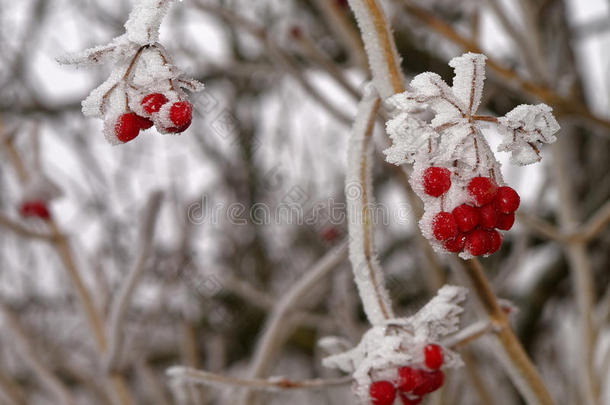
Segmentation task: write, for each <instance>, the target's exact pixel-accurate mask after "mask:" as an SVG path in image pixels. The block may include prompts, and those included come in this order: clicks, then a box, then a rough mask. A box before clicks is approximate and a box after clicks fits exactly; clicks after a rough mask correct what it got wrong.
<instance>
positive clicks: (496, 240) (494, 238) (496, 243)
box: [487, 230, 502, 254]
mask: <svg viewBox="0 0 610 405" xmlns="http://www.w3.org/2000/svg"><path fill="white" fill-rule="evenodd" d="M488 232H489V236H488V238H489V250H488V251H487V253H488V254H492V253H496V252H497V251H498V249H500V246H501V245H502V235H500V232H498V231H496V230H490V231H488Z"/></svg>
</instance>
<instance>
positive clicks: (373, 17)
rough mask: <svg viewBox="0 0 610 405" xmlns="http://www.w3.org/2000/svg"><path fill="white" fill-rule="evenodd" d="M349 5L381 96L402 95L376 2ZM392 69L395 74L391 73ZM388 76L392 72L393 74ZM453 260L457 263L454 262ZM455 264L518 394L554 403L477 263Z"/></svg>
mask: <svg viewBox="0 0 610 405" xmlns="http://www.w3.org/2000/svg"><path fill="white" fill-rule="evenodd" d="M349 4H350V6H351V7H352V9H353V11H354V14H355V15H356V19H357V20H358V22H359V26H360V30H361V31H362V32H361V35H362V38H363V40H364V42H365V45H366V51H367V55H368V58H369V64H370V65H371V70H372V72H373V80H374V82H375V84H376V86H377V87H378V89H379V92H380V95H381V96H382V97H383V98H387V97H390V96H392V95H394V94H395V93H399V92H402V91H403V90H404V79H403V76H402V73H401V72H400V69H399V66H400V64H399V58H398V55H397V54H396V51H395V50H396V46H395V44H394V40H393V38H392V36H391V34H390V33H391V29H390V27H389V24H388V23H387V21H386V20H385V17H384V15H383V11H382V9H381V7H380V5H379V3H378V1H376V0H349ZM383 44H385V45H383ZM384 50H385V51H384ZM384 66H385V68H384ZM394 69H398V70H397V71H395V72H394ZM390 72H394V74H392V73H390ZM378 83H379V84H378ZM386 93H387V94H386ZM361 116H362V114H359V117H360V118H359V119H360V120H361V119H362V118H361ZM350 235H351V232H350ZM454 260H455V261H456V262H457V259H454ZM456 264H457V267H459V268H460V269H463V270H464V273H465V274H466V275H467V277H468V279H469V280H470V281H471V283H472V285H473V292H474V293H475V294H476V296H477V297H478V299H479V300H480V301H481V302H482V303H483V308H484V309H485V312H486V314H487V316H488V317H489V318H490V319H491V320H492V321H493V322H494V323H495V325H497V326H498V331H497V332H496V334H495V337H496V341H497V342H498V343H499V347H500V349H501V350H499V353H498V354H501V355H502V357H503V358H504V359H505V360H506V361H504V362H503V364H505V367H506V369H507V370H508V372H509V375H510V377H511V379H512V380H513V382H514V383H515V385H516V386H517V388H518V389H519V391H520V392H521V394H522V395H523V396H524V397H525V398H526V399H527V401H528V403H529V404H540V405H552V404H553V401H552V399H551V397H550V395H549V393H548V391H547V389H546V387H545V386H544V383H543V382H542V379H541V378H540V376H539V374H538V372H537V371H536V369H535V367H534V365H533V364H532V362H531V360H530V359H529V357H528V356H527V354H526V353H525V351H524V349H523V347H522V346H521V343H520V342H519V340H518V339H517V337H516V336H515V334H514V332H513V331H512V329H511V328H510V325H509V323H508V319H507V316H506V314H505V313H504V311H503V310H502V308H501V307H500V305H499V304H498V302H497V299H496V296H495V294H494V293H493V291H492V290H491V287H490V285H489V281H488V280H487V277H486V276H485V274H484V273H483V269H482V267H481V264H480V262H479V261H478V260H476V259H471V260H467V261H465V262H459V263H456Z"/></svg>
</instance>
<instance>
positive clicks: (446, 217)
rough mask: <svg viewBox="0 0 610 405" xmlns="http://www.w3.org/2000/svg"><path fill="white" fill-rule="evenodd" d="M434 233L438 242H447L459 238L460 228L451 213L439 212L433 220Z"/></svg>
mask: <svg viewBox="0 0 610 405" xmlns="http://www.w3.org/2000/svg"><path fill="white" fill-rule="evenodd" d="M432 232H433V233H434V237H435V238H436V239H437V240H447V239H451V238H454V237H456V236H457V234H458V227H457V223H456V222H455V218H453V215H451V213H450V212H444V211H443V212H439V213H438V214H436V216H435V217H434V219H433V220H432Z"/></svg>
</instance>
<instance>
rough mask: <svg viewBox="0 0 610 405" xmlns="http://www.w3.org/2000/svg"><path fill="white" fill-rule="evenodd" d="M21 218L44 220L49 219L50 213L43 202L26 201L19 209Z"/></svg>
mask: <svg viewBox="0 0 610 405" xmlns="http://www.w3.org/2000/svg"><path fill="white" fill-rule="evenodd" d="M19 213H20V214H21V216H22V217H38V218H41V219H44V220H49V219H51V213H50V212H49V209H48V208H47V204H46V203H45V202H44V201H26V202H24V203H22V204H21V206H20V207H19Z"/></svg>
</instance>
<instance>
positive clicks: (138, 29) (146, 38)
mask: <svg viewBox="0 0 610 405" xmlns="http://www.w3.org/2000/svg"><path fill="white" fill-rule="evenodd" d="M174 1H175V0H136V4H135V5H134V7H133V10H132V11H131V13H130V14H129V19H128V20H127V23H125V31H126V33H127V34H126V35H127V38H128V39H129V40H130V41H131V42H135V43H137V44H140V45H148V44H154V43H155V42H159V28H160V27H161V23H162V22H163V17H165V14H167V11H168V9H169V6H170V4H171V3H172V2H174Z"/></svg>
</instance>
